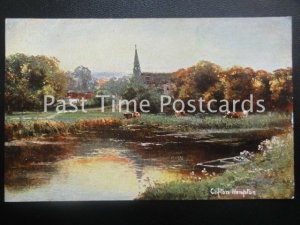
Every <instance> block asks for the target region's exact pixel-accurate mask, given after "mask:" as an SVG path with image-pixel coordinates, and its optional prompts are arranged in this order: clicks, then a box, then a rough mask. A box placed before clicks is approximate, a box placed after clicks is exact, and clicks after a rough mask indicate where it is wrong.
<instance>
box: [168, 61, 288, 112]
mask: <svg viewBox="0 0 300 225" xmlns="http://www.w3.org/2000/svg"><path fill="white" fill-rule="evenodd" d="M172 92H173V95H174V98H180V99H182V100H184V101H188V100H189V99H199V98H200V97H202V98H203V99H205V100H206V101H209V100H211V99H216V100H217V102H216V103H215V106H214V107H215V108H217V107H219V105H218V104H220V100H222V99H225V100H228V101H229V102H232V101H233V100H241V101H243V100H245V99H249V96H250V94H253V97H254V102H256V100H258V99H263V100H264V105H265V107H266V109H267V110H282V111H290V110H291V109H290V108H291V106H292V102H293V82H292V69H291V68H281V69H277V70H275V71H273V72H272V73H270V72H267V71H265V70H254V69H252V68H250V67H240V66H233V67H231V68H228V69H223V68H221V67H220V66H219V65H217V64H214V63H211V62H208V61H200V62H199V63H197V64H196V65H194V66H192V67H189V68H186V69H179V70H178V71H176V72H175V73H173V74H172ZM254 107H255V106H254Z"/></svg>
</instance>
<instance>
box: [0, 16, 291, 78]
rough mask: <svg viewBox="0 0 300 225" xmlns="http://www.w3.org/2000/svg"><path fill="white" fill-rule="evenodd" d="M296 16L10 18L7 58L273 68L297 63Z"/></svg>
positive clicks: (103, 67) (100, 66) (159, 67)
mask: <svg viewBox="0 0 300 225" xmlns="http://www.w3.org/2000/svg"><path fill="white" fill-rule="evenodd" d="M291 26H292V25H291V17H268V18H266V17H264V18H263V17H261V18H259V17H258V18H193V19H185V18H181V19H178V18H176V19H7V20H6V28H5V35H6V38H5V42H6V44H5V49H6V56H8V55H10V54H14V53H25V54H28V55H47V56H55V57H56V58H58V59H59V60H60V66H61V68H62V69H64V70H70V71H73V70H74V69H75V68H76V67H77V66H79V65H83V66H86V67H88V68H89V69H90V70H92V72H122V73H132V68H133V59H134V46H135V44H136V45H137V50H138V55H139V60H140V65H141V70H142V72H174V71H176V70H178V69H180V68H187V67H190V66H192V65H195V64H196V63H197V62H199V61H200V60H208V61H211V62H213V63H216V64H218V65H220V66H222V67H223V68H229V67H231V66H234V65H238V66H250V67H252V68H254V69H256V70H258V69H265V70H267V71H270V72H271V71H273V70H275V69H278V68H285V67H292V32H291Z"/></svg>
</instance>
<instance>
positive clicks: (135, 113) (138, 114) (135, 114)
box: [132, 112, 141, 118]
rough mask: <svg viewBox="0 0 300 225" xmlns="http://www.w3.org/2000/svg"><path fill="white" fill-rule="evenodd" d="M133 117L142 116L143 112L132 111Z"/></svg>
mask: <svg viewBox="0 0 300 225" xmlns="http://www.w3.org/2000/svg"><path fill="white" fill-rule="evenodd" d="M132 117H133V118H140V117H141V114H140V113H139V112H133V113H132Z"/></svg>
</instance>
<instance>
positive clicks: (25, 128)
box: [5, 118, 122, 141]
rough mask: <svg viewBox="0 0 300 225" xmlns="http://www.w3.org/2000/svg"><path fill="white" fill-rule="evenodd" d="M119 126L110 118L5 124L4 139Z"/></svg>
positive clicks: (117, 121)
mask: <svg viewBox="0 0 300 225" xmlns="http://www.w3.org/2000/svg"><path fill="white" fill-rule="evenodd" d="M120 125H122V121H121V120H119V119H112V118H102V119H94V120H78V121H76V122H62V121H53V120H35V121H23V122H10V123H6V124H5V139H6V140H7V141H9V140H12V139H15V138H22V137H29V136H40V135H43V134H45V135H66V134H76V133H77V132H79V131H84V130H90V129H103V128H111V127H117V126H120Z"/></svg>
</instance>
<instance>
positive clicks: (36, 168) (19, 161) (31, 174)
mask: <svg viewBox="0 0 300 225" xmlns="http://www.w3.org/2000/svg"><path fill="white" fill-rule="evenodd" d="M72 151H73V147H72V146H70V145H55V144H46V145H31V146H29V145H25V146H7V147H6V148H5V186H6V188H8V189H12V190H23V189H26V188H30V187H34V186H40V185H45V184H48V183H49V182H50V180H51V178H52V176H53V175H54V174H55V173H57V172H58V171H57V168H56V166H55V165H54V164H53V163H54V162H56V161H59V160H62V159H65V158H67V157H69V156H70V155H71V154H72Z"/></svg>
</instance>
